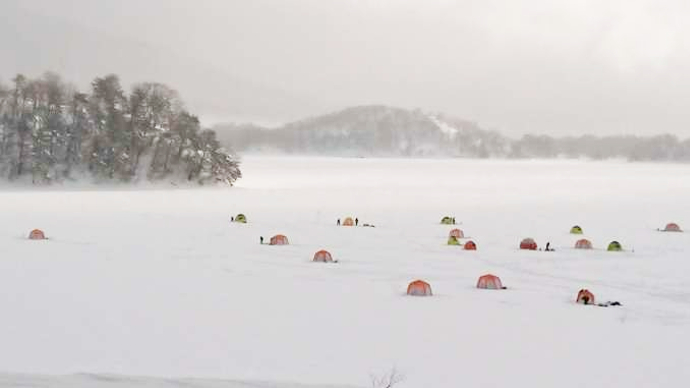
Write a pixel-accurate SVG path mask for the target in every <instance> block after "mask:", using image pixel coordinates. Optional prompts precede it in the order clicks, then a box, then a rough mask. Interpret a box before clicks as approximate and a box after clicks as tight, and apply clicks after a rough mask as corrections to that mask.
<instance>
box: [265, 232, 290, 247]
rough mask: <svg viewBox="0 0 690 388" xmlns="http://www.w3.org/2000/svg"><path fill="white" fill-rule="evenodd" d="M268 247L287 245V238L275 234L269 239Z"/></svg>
mask: <svg viewBox="0 0 690 388" xmlns="http://www.w3.org/2000/svg"><path fill="white" fill-rule="evenodd" d="M268 244H269V245H288V244H290V242H289V241H288V238H287V237H285V236H283V235H282V234H276V235H275V236H273V237H271V241H270V242H269V243H268Z"/></svg>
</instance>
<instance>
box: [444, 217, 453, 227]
mask: <svg viewBox="0 0 690 388" xmlns="http://www.w3.org/2000/svg"><path fill="white" fill-rule="evenodd" d="M441 223H442V224H443V225H453V224H455V222H453V217H448V216H445V217H443V218H441Z"/></svg>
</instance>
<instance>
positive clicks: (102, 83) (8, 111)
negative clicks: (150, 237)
mask: <svg viewBox="0 0 690 388" xmlns="http://www.w3.org/2000/svg"><path fill="white" fill-rule="evenodd" d="M0 175H2V176H3V177H5V178H6V179H9V180H22V179H24V180H30V181H31V182H32V183H34V184H46V183H51V182H60V181H70V180H79V179H82V178H85V177H86V178H91V179H92V180H94V181H99V182H101V181H120V182H135V181H140V180H144V179H145V180H150V181H155V180H161V179H171V180H179V181H189V182H195V183H199V184H203V183H211V182H223V183H227V184H232V183H233V182H234V181H235V180H237V179H238V178H239V177H241V172H240V169H239V161H238V160H237V159H236V158H235V157H234V156H233V155H232V154H231V153H229V152H228V151H226V149H225V148H224V147H222V146H221V144H220V142H219V141H218V140H217V139H216V134H215V132H214V131H212V130H203V129H202V128H201V126H200V122H199V119H198V118H197V117H196V116H194V115H193V114H191V113H189V112H187V111H186V110H185V107H184V104H183V102H182V100H181V99H180V97H179V96H178V94H177V93H176V92H175V91H174V90H173V89H171V88H169V87H168V86H166V85H163V84H159V83H141V84H136V85H134V86H133V87H132V88H131V91H130V92H129V94H127V93H126V92H125V91H124V90H123V87H122V85H121V83H120V80H119V78H118V76H116V75H112V74H111V75H106V76H104V77H99V78H96V79H94V80H93V82H92V83H91V88H90V91H89V92H88V93H84V92H80V91H78V90H76V88H75V87H73V86H71V85H70V84H69V83H66V82H64V81H63V80H62V79H61V77H60V76H59V75H57V74H54V73H45V74H44V75H43V76H41V77H39V78H35V79H30V78H27V77H25V76H24V75H21V74H19V75H17V76H15V77H14V78H13V79H12V80H11V83H10V84H2V83H0Z"/></svg>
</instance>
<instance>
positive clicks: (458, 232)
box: [448, 229, 465, 238]
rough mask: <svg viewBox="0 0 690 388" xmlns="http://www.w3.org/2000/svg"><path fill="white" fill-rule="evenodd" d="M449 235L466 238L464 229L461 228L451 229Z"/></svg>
mask: <svg viewBox="0 0 690 388" xmlns="http://www.w3.org/2000/svg"><path fill="white" fill-rule="evenodd" d="M448 237H455V238H464V237H465V233H463V231H462V230H460V229H453V230H451V231H450V233H448Z"/></svg>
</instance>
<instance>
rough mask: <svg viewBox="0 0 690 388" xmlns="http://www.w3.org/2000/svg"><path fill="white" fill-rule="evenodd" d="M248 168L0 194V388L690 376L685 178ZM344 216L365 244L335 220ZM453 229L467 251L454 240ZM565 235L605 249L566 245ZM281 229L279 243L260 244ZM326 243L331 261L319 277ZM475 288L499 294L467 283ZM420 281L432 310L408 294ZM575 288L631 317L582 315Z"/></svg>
mask: <svg viewBox="0 0 690 388" xmlns="http://www.w3.org/2000/svg"><path fill="white" fill-rule="evenodd" d="M243 173H244V175H245V178H244V179H242V180H241V181H239V182H238V185H237V187H234V188H228V189H174V190H168V191H164V190H157V189H150V188H149V189H146V190H127V189H118V190H101V191H98V190H92V189H90V190H76V189H72V190H68V189H64V188H62V189H57V190H56V189H48V190H38V191H28V190H27V191H25V190H21V189H13V190H6V191H3V192H0V214H1V215H2V216H1V219H2V221H1V222H0V314H1V315H0V371H3V372H4V374H0V386H36V387H44V386H46V387H48V386H50V387H67V386H69V387H73V386H80V387H81V386H83V387H118V388H119V387H129V386H135V387H138V386H146V387H149V386H151V387H173V386H176V387H179V386H194V387H206V386H207V387H233V388H235V387H244V386H252V387H280V388H287V387H290V388H293V387H298V386H299V387H315V386H326V385H328V386H358V387H368V386H371V383H370V375H376V376H382V375H384V374H386V373H388V372H389V371H390V370H391V369H393V368H396V369H397V370H398V371H399V372H400V373H401V374H402V375H404V381H402V382H401V383H399V384H398V385H396V387H403V388H404V387H435V388H444V387H449V388H450V387H459V386H467V387H530V388H532V387H559V388H565V387H583V386H586V387H590V388H592V387H657V386H674V387H680V386H685V385H687V383H688V382H689V381H690V368H688V367H687V360H688V357H687V355H686V353H687V352H686V348H688V347H690V336H688V332H690V275H689V274H690V260H689V257H690V256H689V254H690V233H661V232H657V231H656V230H655V229H656V228H659V227H663V225H664V224H665V223H667V222H671V221H675V222H678V223H679V224H680V225H681V227H683V226H685V227H686V228H688V229H690V204H689V202H688V199H689V198H690V179H689V177H690V166H688V165H663V164H628V163H623V162H582V161H521V162H507V161H474V160H396V159H336V158H332V159H329V158H298V157H294V158H289V157H283V158H277V157H275V158H271V157H247V158H245V160H244V164H243ZM240 212H242V213H245V214H246V215H247V217H248V219H249V223H248V224H246V225H240V224H231V223H229V222H228V221H229V217H230V215H234V214H237V213H240ZM349 215H351V216H353V217H355V216H356V217H358V218H359V220H360V222H367V223H373V224H375V225H376V228H363V227H358V228H347V227H337V226H336V225H335V221H336V219H337V218H344V217H345V216H349ZM444 215H450V216H455V217H456V219H457V221H458V222H461V223H462V224H461V225H459V227H460V228H461V229H463V230H464V232H465V234H466V235H468V236H470V237H471V238H472V239H473V240H474V241H476V243H477V245H478V250H477V251H476V252H470V251H463V250H462V249H460V248H458V247H452V246H447V245H446V237H447V235H448V232H449V230H450V229H451V227H449V226H444V225H440V224H439V220H440V219H441V217H442V216H444ZM575 224H578V225H581V226H582V227H583V229H584V231H585V235H584V236H585V237H586V238H589V239H591V240H592V241H593V243H594V245H595V248H597V249H595V250H593V251H580V250H577V251H576V250H574V249H572V246H573V244H574V242H575V240H577V238H578V237H577V236H573V235H570V234H569V233H568V231H569V229H570V227H571V226H573V225H575ZM33 228H41V229H43V230H44V231H45V232H46V234H47V235H48V237H50V240H48V241H28V240H27V239H26V238H25V237H26V235H27V234H28V232H29V231H30V230H31V229H33ZM277 233H282V234H285V235H287V236H288V238H289V239H290V242H291V245H289V246H281V247H276V246H266V245H264V246H261V245H259V236H264V237H266V238H268V237H270V236H272V235H273V234H277ZM523 237H534V238H535V239H536V240H537V242H538V243H539V244H540V245H541V246H543V245H544V244H545V243H546V242H547V241H550V242H551V244H552V245H553V246H554V247H555V248H556V249H557V251H556V252H538V251H537V252H526V251H519V250H518V249H517V246H518V244H519V241H520V240H521V239H522V238H523ZM611 240H618V241H620V242H621V243H622V244H623V247H624V248H625V249H626V251H625V252H607V251H606V250H605V248H606V245H607V244H608V242H609V241H611ZM322 248H325V249H328V250H329V251H330V252H331V253H332V254H333V256H334V258H335V259H337V260H338V261H339V262H338V263H337V264H321V263H312V262H310V259H311V257H312V255H313V254H314V252H316V251H317V250H319V249H322ZM485 273H493V274H495V275H498V276H500V277H501V279H502V280H503V283H504V285H506V286H507V287H508V289H507V290H504V291H488V290H478V289H476V288H474V285H475V283H476V280H477V277H479V276H480V275H482V274H485ZM417 278H421V279H425V280H427V281H428V282H429V283H430V284H431V286H432V288H433V291H434V294H435V295H434V296H433V297H429V298H424V297H408V296H405V295H404V294H405V289H406V287H407V284H408V283H409V282H410V281H412V280H414V279H417ZM581 288H588V289H590V290H591V291H593V292H594V294H595V295H596V297H597V298H598V299H599V300H600V301H607V300H616V301H620V302H621V303H623V305H624V306H623V307H609V308H602V307H592V306H582V305H577V304H575V303H574V298H575V296H576V293H577V291H578V290H579V289H581ZM128 376H129V377H128ZM132 376H157V377H159V378H162V379H156V378H145V377H132ZM178 378H180V379H178ZM182 378H187V379H186V380H185V379H182ZM203 379H222V380H226V381H220V380H203ZM260 381H261V382H274V383H258V382H260ZM118 384H119V385H118Z"/></svg>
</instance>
